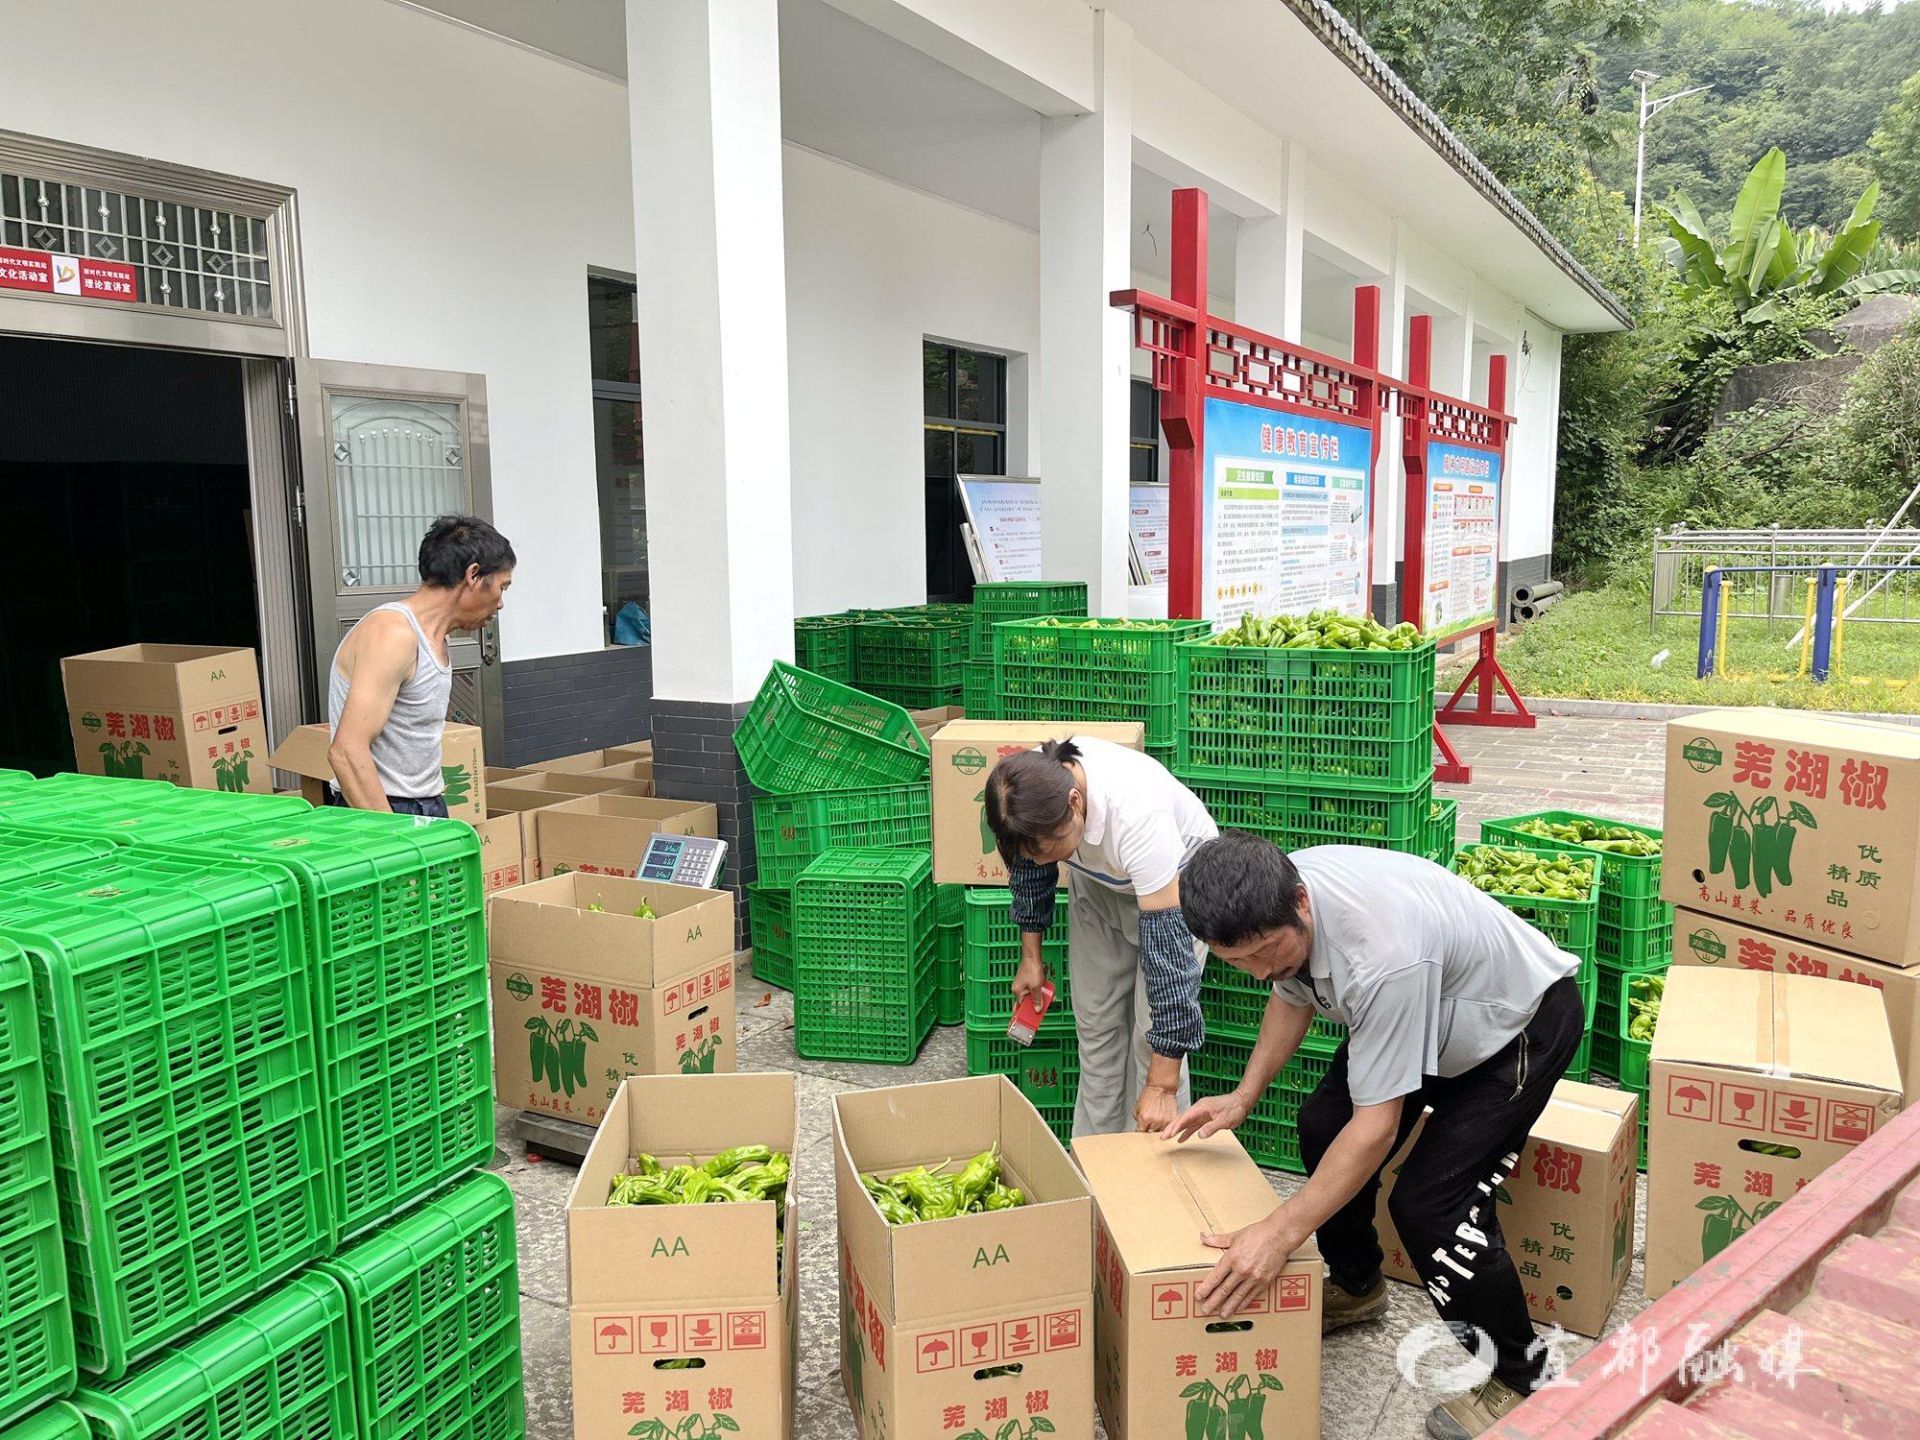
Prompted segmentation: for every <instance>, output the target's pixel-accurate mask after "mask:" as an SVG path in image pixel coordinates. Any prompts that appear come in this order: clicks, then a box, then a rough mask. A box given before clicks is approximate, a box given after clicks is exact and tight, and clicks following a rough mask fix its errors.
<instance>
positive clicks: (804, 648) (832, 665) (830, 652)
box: [793, 615, 854, 685]
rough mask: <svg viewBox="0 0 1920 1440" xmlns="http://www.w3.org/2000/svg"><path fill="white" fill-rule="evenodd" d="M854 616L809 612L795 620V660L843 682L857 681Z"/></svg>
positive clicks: (804, 666)
mask: <svg viewBox="0 0 1920 1440" xmlns="http://www.w3.org/2000/svg"><path fill="white" fill-rule="evenodd" d="M853 624H854V622H853V618H852V617H851V616H848V615H809V616H805V617H803V618H801V619H799V620H796V621H794V622H793V663H794V664H795V665H797V666H799V667H800V668H801V669H802V670H806V671H809V672H811V673H812V674H815V675H822V676H825V677H826V678H827V679H829V680H838V681H839V682H840V683H841V684H843V685H851V684H852V683H853Z"/></svg>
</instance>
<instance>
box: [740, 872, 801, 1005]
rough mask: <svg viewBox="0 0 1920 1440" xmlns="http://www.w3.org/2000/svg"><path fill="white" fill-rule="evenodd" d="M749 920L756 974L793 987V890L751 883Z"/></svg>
mask: <svg viewBox="0 0 1920 1440" xmlns="http://www.w3.org/2000/svg"><path fill="white" fill-rule="evenodd" d="M747 923H748V925H749V926H750V927H751V933H752V941H751V943H752V945H753V978H754V979H756V980H760V981H763V982H764V983H766V984H768V985H778V986H779V987H780V988H781V989H782V990H791V989H793V891H791V890H789V889H786V888H785V887H783V886H779V885H749V886H748V887H747Z"/></svg>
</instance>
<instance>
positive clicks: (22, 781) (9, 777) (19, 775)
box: [0, 770, 34, 785]
mask: <svg viewBox="0 0 1920 1440" xmlns="http://www.w3.org/2000/svg"><path fill="white" fill-rule="evenodd" d="M33 783H34V782H33V776H32V775H30V774H28V773H27V772H26V771H25V770H0V785H31V784H33Z"/></svg>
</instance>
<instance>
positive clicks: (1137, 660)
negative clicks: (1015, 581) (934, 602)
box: [993, 618, 1209, 747]
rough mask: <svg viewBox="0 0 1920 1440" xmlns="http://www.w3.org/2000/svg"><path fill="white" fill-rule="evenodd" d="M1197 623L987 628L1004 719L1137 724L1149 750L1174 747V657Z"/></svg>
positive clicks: (1201, 630) (1200, 629)
mask: <svg viewBox="0 0 1920 1440" xmlns="http://www.w3.org/2000/svg"><path fill="white" fill-rule="evenodd" d="M1208 628H1209V627H1208V624H1207V622H1206V621H1204V620H1121V619H1109V618H1101V619H1095V620H1091V621H1089V620H1066V621H1062V622H1060V623H1058V624H1055V623H1053V622H1051V621H1049V620H1045V619H1041V620H1010V621H1005V622H1002V623H1000V624H997V625H995V626H994V627H993V644H994V683H995V685H996V686H997V687H998V690H999V699H1000V707H999V708H1000V715H1001V718H1003V719H1007V720H1052V721H1065V722H1068V723H1075V722H1079V721H1087V722H1100V721H1115V722H1120V723H1125V722H1128V721H1138V722H1140V724H1141V725H1142V726H1144V727H1145V731H1146V736H1145V739H1146V744H1147V745H1148V746H1149V747H1166V746H1170V745H1172V744H1173V743H1174V741H1175V739H1176V738H1177V733H1178V729H1179V725H1178V714H1179V710H1180V695H1179V686H1178V676H1177V675H1176V673H1175V662H1174V652H1175V649H1176V647H1177V646H1178V645H1179V643H1180V642H1181V641H1183V640H1191V639H1195V638H1198V637H1200V636H1203V635H1205V634H1206V633H1207V631H1208Z"/></svg>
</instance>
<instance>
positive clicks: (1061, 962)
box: [961, 886, 1080, 1144]
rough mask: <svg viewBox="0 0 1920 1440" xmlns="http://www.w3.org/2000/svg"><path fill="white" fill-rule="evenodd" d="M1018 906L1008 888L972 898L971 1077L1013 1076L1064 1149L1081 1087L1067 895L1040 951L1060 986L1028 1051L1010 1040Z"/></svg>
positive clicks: (974, 890)
mask: <svg viewBox="0 0 1920 1440" xmlns="http://www.w3.org/2000/svg"><path fill="white" fill-rule="evenodd" d="M1012 903H1013V896H1012V894H1011V892H1009V891H1008V890H1006V889H1004V888H992V887H981V886H975V887H971V888H969V889H968V890H967V892H966V899H965V902H964V905H965V910H966V918H965V922H964V930H965V939H964V942H963V948H962V956H961V965H962V968H963V969H964V971H965V973H966V1004H965V1016H966V1022H967V1073H968V1074H969V1075H1006V1076H1008V1077H1010V1078H1011V1079H1012V1080H1013V1083H1014V1084H1015V1085H1017V1086H1018V1087H1019V1089H1020V1092H1021V1094H1023V1095H1025V1096H1026V1097H1027V1098H1028V1099H1029V1100H1031V1101H1032V1102H1033V1103H1034V1106H1035V1108H1036V1109H1038V1110H1039V1111H1040V1116H1041V1118H1042V1119H1043V1120H1045V1121H1046V1122H1047V1124H1048V1126H1049V1127H1050V1128H1051V1129H1052V1130H1053V1133H1054V1134H1055V1135H1057V1136H1059V1137H1060V1140H1061V1142H1062V1143H1063V1144H1064V1143H1065V1142H1066V1141H1068V1140H1070V1139H1071V1138H1072V1137H1073V1104H1074V1101H1075V1099H1076V1098H1078V1094H1079V1086H1080V1059H1079V1053H1080V1052H1079V1042H1078V1040H1077V1039H1076V1037H1075V1035H1074V1030H1073V996H1072V994H1071V993H1070V991H1069V989H1068V985H1067V929H1068V910H1069V902H1068V899H1067V892H1066V891H1065V890H1062V891H1060V892H1059V894H1058V895H1057V896H1056V897H1055V900H1054V912H1053V926H1052V928H1050V929H1049V930H1048V931H1047V933H1046V935H1045V936H1044V937H1043V938H1042V940H1041V945H1040V954H1041V958H1043V959H1044V960H1045V961H1046V963H1047V978H1048V979H1050V980H1052V981H1053V988H1054V999H1053V1004H1052V1006H1050V1007H1049V1008H1048V1010H1047V1015H1046V1018H1045V1019H1044V1020H1042V1021H1041V1022H1040V1033H1039V1035H1038V1036H1036V1037H1035V1039H1034V1042H1033V1044H1032V1045H1030V1046H1026V1047H1024V1048H1023V1047H1021V1046H1019V1045H1017V1044H1015V1043H1014V1042H1013V1041H1011V1040H1009V1039H1008V1038H1007V1022H1008V1021H1010V1020H1012V1019H1013V977H1014V973H1015V972H1016V971H1017V970H1019V968H1020V943H1021V942H1020V932H1019V931H1018V930H1016V929H1015V928H1014V924H1013V912H1012Z"/></svg>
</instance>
